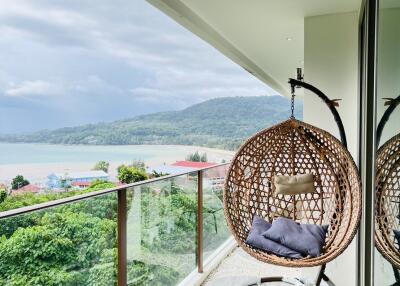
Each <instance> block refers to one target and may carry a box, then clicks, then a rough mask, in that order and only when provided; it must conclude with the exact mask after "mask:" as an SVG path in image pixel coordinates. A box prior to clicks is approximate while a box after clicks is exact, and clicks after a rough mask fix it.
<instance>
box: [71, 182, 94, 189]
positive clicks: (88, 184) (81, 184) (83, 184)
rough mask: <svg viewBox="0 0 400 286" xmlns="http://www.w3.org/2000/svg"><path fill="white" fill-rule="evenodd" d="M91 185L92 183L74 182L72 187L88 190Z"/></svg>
mask: <svg viewBox="0 0 400 286" xmlns="http://www.w3.org/2000/svg"><path fill="white" fill-rule="evenodd" d="M91 184H92V182H72V183H71V186H73V187H79V188H87V187H90V185H91Z"/></svg>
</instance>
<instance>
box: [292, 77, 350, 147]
mask: <svg viewBox="0 0 400 286" xmlns="http://www.w3.org/2000/svg"><path fill="white" fill-rule="evenodd" d="M289 84H290V85H291V87H292V90H293V89H294V88H295V87H303V88H305V89H307V90H309V91H311V92H313V93H314V94H316V95H317V96H318V97H319V98H321V99H322V100H323V101H324V102H325V104H326V105H327V106H328V108H329V110H330V111H331V112H332V114H333V117H334V119H335V121H336V124H337V126H338V128H339V133H340V140H341V141H342V144H343V145H344V146H345V147H346V148H347V140H346V132H345V130H344V126H343V122H342V119H341V118H340V115H339V113H338V111H337V110H336V106H338V105H339V104H338V102H337V101H338V100H339V99H333V100H331V99H329V98H328V97H327V96H326V95H325V94H324V93H323V92H322V91H320V90H319V89H318V88H316V87H315V86H313V85H311V84H308V83H306V82H304V81H300V80H297V79H293V78H289Z"/></svg>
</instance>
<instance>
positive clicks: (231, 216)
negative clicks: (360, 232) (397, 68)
mask: <svg viewBox="0 0 400 286" xmlns="http://www.w3.org/2000/svg"><path fill="white" fill-rule="evenodd" d="M289 82H290V83H291V84H292V93H293V94H292V104H293V97H294V86H296V87H297V86H299V85H301V86H302V87H305V88H307V89H309V90H312V91H314V93H317V92H316V91H318V92H319V93H320V94H317V95H319V96H320V97H321V98H322V95H323V94H322V92H320V91H319V90H317V89H316V88H314V87H312V86H311V85H308V84H306V83H304V82H300V81H297V80H293V79H290V81H289ZM311 87H312V88H311ZM323 96H324V98H323V99H324V101H325V102H326V103H327V104H328V106H329V108H330V109H331V111H332V108H333V109H335V107H334V106H336V104H335V103H334V102H333V101H330V100H329V99H327V97H326V96H325V95H323ZM292 110H293V109H292ZM335 111H336V109H335ZM336 113H337V112H336ZM334 115H335V120H336V119H337V118H336V114H334ZM337 116H338V115H337ZM338 120H339V121H340V117H339V118H338ZM338 120H337V122H338ZM340 124H341V121H340ZM338 125H339V124H338ZM307 173H312V174H313V176H314V186H315V189H316V192H315V193H308V194H300V195H282V194H278V195H275V194H274V187H273V183H272V182H273V178H274V176H275V175H296V174H307ZM224 210H225V216H226V219H227V222H228V225H229V227H230V230H231V232H232V233H233V236H234V237H235V239H236V241H237V242H238V244H239V246H241V247H242V248H243V249H244V250H245V251H246V252H247V253H248V254H250V255H251V256H253V257H255V258H256V259H258V260H260V261H263V262H265V263H271V264H275V265H280V266H287V267H312V266H318V265H321V266H323V267H322V268H323V270H322V274H321V272H320V275H319V276H321V275H324V274H323V271H324V269H325V264H326V263H327V262H329V261H331V260H332V259H334V258H336V257H337V256H338V255H340V254H341V253H342V252H343V251H344V250H345V249H346V247H347V246H348V245H349V244H350V242H351V241H352V239H353V238H354V236H355V234H356V232H357V228H358V224H359V221H360V217H361V185H360V179H359V175H358V170H357V167H356V165H355V163H354V161H353V159H352V157H351V155H350V153H349V152H348V150H347V149H346V147H345V146H344V145H342V144H341V143H340V141H339V140H338V139H336V138H335V137H334V136H332V135H331V134H329V133H328V132H326V131H324V130H321V129H319V128H317V127H314V126H311V125H309V124H306V123H304V122H301V121H298V120H296V119H294V117H293V118H291V119H289V120H287V121H284V122H282V123H280V124H278V125H275V126H273V127H271V128H268V129H265V130H262V131H260V132H258V133H257V134H255V135H254V136H252V137H251V138H250V139H248V140H247V141H246V142H245V143H244V144H243V145H242V146H241V148H240V149H239V151H238V152H237V154H236V155H235V157H234V159H233V160H232V162H231V165H230V168H229V170H228V173H227V177H226V181H225V188H224ZM254 215H258V216H260V217H263V218H264V219H265V220H267V221H269V222H272V220H273V219H274V218H276V217H280V216H283V217H288V218H291V219H293V220H295V221H297V222H301V223H312V224H319V225H324V224H328V225H329V231H328V234H327V238H326V243H325V247H324V251H323V254H322V255H321V256H319V257H314V258H311V257H306V258H303V259H288V258H284V257H279V256H276V255H274V254H271V253H268V252H265V251H263V250H259V249H256V248H253V247H251V246H249V245H248V244H246V243H245V241H246V238H247V236H248V234H249V231H250V228H251V226H252V220H253V217H254ZM325 277H326V276H325ZM325 277H323V278H324V279H325ZM326 279H327V277H326ZM326 279H325V280H326ZM320 280H321V279H320V278H319V283H320ZM269 281H283V280H279V279H277V280H273V279H266V280H264V281H262V282H269ZM319 283H317V285H319ZM296 285H297V284H296Z"/></svg>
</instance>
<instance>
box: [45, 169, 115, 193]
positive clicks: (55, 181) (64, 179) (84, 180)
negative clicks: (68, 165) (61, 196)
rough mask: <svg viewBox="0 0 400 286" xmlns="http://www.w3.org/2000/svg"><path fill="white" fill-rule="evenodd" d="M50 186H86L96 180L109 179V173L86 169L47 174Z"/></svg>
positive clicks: (57, 187)
mask: <svg viewBox="0 0 400 286" xmlns="http://www.w3.org/2000/svg"><path fill="white" fill-rule="evenodd" d="M47 178H48V182H47V186H48V187H49V188H52V189H53V188H55V189H59V188H66V187H72V186H77V187H85V186H88V185H90V183H91V182H93V181H96V180H101V181H108V180H109V175H108V174H107V173H106V172H104V171H86V172H71V173H68V172H66V173H52V174H50V175H48V176H47Z"/></svg>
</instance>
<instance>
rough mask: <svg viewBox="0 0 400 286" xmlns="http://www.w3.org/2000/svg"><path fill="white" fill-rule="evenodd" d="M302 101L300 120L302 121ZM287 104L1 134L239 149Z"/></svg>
mask: <svg viewBox="0 0 400 286" xmlns="http://www.w3.org/2000/svg"><path fill="white" fill-rule="evenodd" d="M302 109H303V105H302V102H300V101H299V102H297V103H296V117H297V118H299V119H301V118H302ZM289 115H290V102H289V99H287V98H284V97H281V96H254V97H225V98H217V99H212V100H208V101H205V102H202V103H199V104H196V105H193V106H190V107H188V108H186V109H183V110H179V111H170V112H159V113H153V114H148V115H142V116H138V117H134V118H130V119H125V120H119V121H114V122H110V123H97V124H88V125H82V126H77V127H65V128H60V129H56V130H43V131H38V132H34V133H29V134H18V135H0V141H2V142H29V143H53V144H94V145H106V144H107V145H108V144H110V145H127V144H134V145H135V144H180V145H199V146H207V147H215V148H224V149H235V148H237V147H238V146H239V145H240V144H241V143H242V142H243V140H244V139H245V138H247V137H249V136H250V135H252V134H254V133H255V132H257V131H259V130H261V129H263V128H265V127H268V126H271V125H273V124H275V123H278V122H280V121H282V120H286V119H288V118H289Z"/></svg>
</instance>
